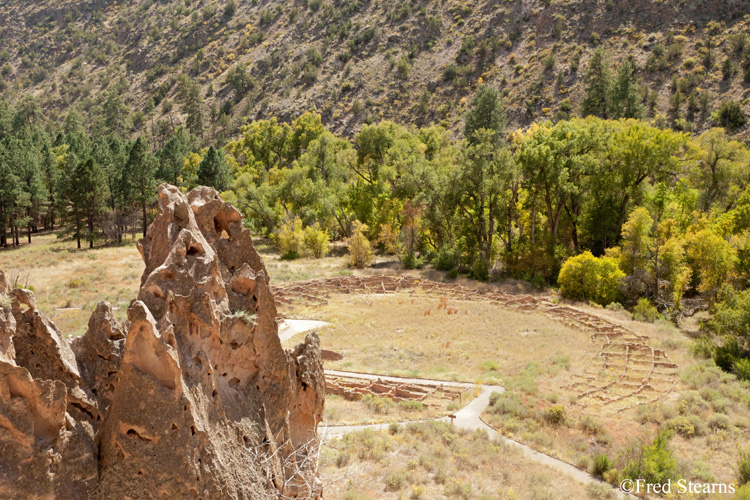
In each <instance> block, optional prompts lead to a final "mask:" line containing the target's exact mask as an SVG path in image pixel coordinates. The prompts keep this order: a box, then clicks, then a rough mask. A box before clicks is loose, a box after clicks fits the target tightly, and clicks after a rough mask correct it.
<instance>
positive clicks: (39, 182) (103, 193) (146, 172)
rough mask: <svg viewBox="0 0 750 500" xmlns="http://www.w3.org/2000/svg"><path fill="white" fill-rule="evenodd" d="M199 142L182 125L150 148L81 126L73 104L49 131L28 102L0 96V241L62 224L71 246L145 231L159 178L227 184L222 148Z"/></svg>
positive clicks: (104, 129)
mask: <svg viewBox="0 0 750 500" xmlns="http://www.w3.org/2000/svg"><path fill="white" fill-rule="evenodd" d="M198 144H199V143H198V140H197V139H196V138H195V137H194V136H193V135H192V134H190V133H189V132H188V131H187V130H185V129H184V128H182V127H180V128H177V129H176V130H175V131H174V132H173V133H172V135H171V137H169V139H168V140H167V141H166V142H165V143H164V145H163V146H162V147H161V148H158V149H156V150H154V149H153V145H152V144H149V142H148V141H147V139H145V138H144V137H138V138H136V139H129V138H126V137H123V136H122V135H120V133H119V132H118V130H117V129H116V127H115V128H111V127H107V126H104V127H101V128H100V129H96V130H93V131H92V132H88V131H87V130H86V127H85V126H84V123H83V119H82V116H81V115H80V113H78V112H77V111H75V110H73V111H71V112H70V113H69V114H68V115H67V117H66V119H65V123H64V125H63V126H62V130H60V131H59V132H54V131H51V130H50V129H49V126H48V124H45V123H44V122H43V120H42V117H41V111H40V110H39V108H38V107H37V105H36V104H35V103H34V101H33V100H24V101H23V102H21V103H20V104H19V105H18V106H17V107H16V108H14V107H12V106H11V105H10V104H9V103H8V102H6V101H3V100H0V246H3V247H7V246H9V245H16V246H17V245H19V244H20V240H21V239H22V238H26V239H27V241H28V242H29V243H31V239H32V236H33V235H34V234H36V233H38V232H39V230H40V229H46V230H55V229H62V230H63V232H62V233H61V234H62V235H67V236H70V237H72V238H74V239H75V240H76V241H77V245H78V248H81V245H82V242H88V244H89V246H90V247H93V245H94V243H95V242H96V241H97V240H102V239H103V240H107V241H112V242H122V240H123V236H125V235H126V234H128V233H131V234H135V233H136V232H138V231H141V232H142V234H143V235H144V236H145V233H146V227H147V226H148V222H149V220H148V219H149V211H150V210H151V209H152V206H153V203H154V201H155V190H156V186H157V185H158V183H160V182H170V183H173V184H177V185H181V186H184V187H194V186H197V185H200V184H204V185H212V186H215V187H217V188H218V189H220V190H224V189H227V188H229V187H230V182H231V179H230V166H229V163H228V162H227V161H226V158H225V155H224V153H223V151H222V150H221V149H218V148H214V147H211V148H208V149H207V150H201V149H199V147H198ZM196 155H199V156H198V160H197V161H195V156H196ZM191 161H192V163H191Z"/></svg>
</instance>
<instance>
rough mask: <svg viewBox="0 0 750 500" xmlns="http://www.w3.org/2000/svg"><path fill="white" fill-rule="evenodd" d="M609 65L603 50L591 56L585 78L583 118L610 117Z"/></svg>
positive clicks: (610, 79) (582, 106)
mask: <svg viewBox="0 0 750 500" xmlns="http://www.w3.org/2000/svg"><path fill="white" fill-rule="evenodd" d="M608 64H609V63H608V61H607V60H606V54H605V52H604V50H603V49H601V48H598V49H596V50H595V51H594V53H593V54H592V55H591V59H589V64H588V67H587V68H586V75H585V76H584V87H585V90H584V93H585V96H584V98H583V101H582V102H581V115H582V116H589V115H593V116H598V117H599V118H607V117H608V116H609V113H610V108H611V104H610V96H611V93H612V91H611V89H612V76H611V74H610V71H609V68H608Z"/></svg>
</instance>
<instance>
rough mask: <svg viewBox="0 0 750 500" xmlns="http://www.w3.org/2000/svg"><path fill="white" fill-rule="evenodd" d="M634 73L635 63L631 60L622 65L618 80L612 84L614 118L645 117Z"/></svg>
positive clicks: (611, 103) (612, 113) (611, 104)
mask: <svg viewBox="0 0 750 500" xmlns="http://www.w3.org/2000/svg"><path fill="white" fill-rule="evenodd" d="M634 71H635V68H634V67H633V63H632V62H631V61H630V60H629V59H626V60H625V62H623V63H622V64H621V65H620V70H619V71H618V73H617V78H616V79H615V81H614V83H613V84H612V95H611V97H610V106H611V116H612V118H641V116H643V103H642V98H641V89H640V86H639V85H638V82H637V81H636V78H635V74H634Z"/></svg>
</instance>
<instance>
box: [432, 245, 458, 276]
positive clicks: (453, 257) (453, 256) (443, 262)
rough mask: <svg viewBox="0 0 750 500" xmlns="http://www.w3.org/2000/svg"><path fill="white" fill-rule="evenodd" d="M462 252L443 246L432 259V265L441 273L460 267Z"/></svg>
mask: <svg viewBox="0 0 750 500" xmlns="http://www.w3.org/2000/svg"><path fill="white" fill-rule="evenodd" d="M459 258H460V252H459V251H458V250H457V249H456V248H455V247H451V246H448V245H445V246H442V247H440V248H439V249H438V251H437V252H436V253H435V256H434V257H433V259H432V265H433V266H435V269H438V270H440V271H450V270H452V269H455V268H456V266H458V263H459Z"/></svg>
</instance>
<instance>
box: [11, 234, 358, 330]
mask: <svg viewBox="0 0 750 500" xmlns="http://www.w3.org/2000/svg"><path fill="white" fill-rule="evenodd" d="M255 241H256V247H257V249H258V251H259V252H260V253H261V254H262V255H263V259H264V261H265V263H266V266H267V268H268V272H269V274H270V275H271V276H272V279H273V281H274V282H282V281H290V280H302V279H312V278H318V277H326V276H336V275H346V274H351V271H349V270H348V269H346V268H345V267H344V260H343V257H341V256H332V257H327V258H325V259H319V260H312V259H300V260H297V261H293V262H289V261H283V260H281V259H280V258H279V254H278V252H277V251H276V249H275V248H274V247H273V246H272V245H271V244H270V242H269V241H268V240H265V239H262V238H259V239H257V240H255ZM144 267H145V266H144V264H143V260H142V259H141V255H140V253H138V249H137V248H136V240H135V239H130V238H128V239H127V240H126V242H125V243H123V244H121V245H108V246H100V247H96V248H94V249H88V248H84V249H81V250H78V249H77V248H76V243H75V241H70V240H63V239H60V238H58V236H57V233H44V234H40V235H36V236H34V237H33V240H32V244H31V245H27V244H25V243H24V244H23V245H21V246H20V247H18V248H13V247H10V248H7V249H2V250H0V269H2V270H3V271H5V273H6V274H7V275H8V276H9V278H10V279H11V280H12V281H15V280H16V279H18V283H19V285H20V286H30V287H32V288H33V290H34V292H35V294H36V300H37V306H38V307H39V309H40V310H41V311H42V312H44V313H45V314H47V315H48V316H49V317H50V318H51V319H52V321H53V322H54V323H55V324H56V325H57V326H58V328H60V330H61V331H62V332H63V333H65V334H66V335H82V334H84V333H85V332H86V326H87V324H88V320H89V316H90V315H91V312H92V311H93V310H94V308H95V307H96V304H97V303H98V302H100V301H108V302H110V303H111V304H112V306H113V307H114V309H115V314H116V316H117V317H118V318H120V319H123V318H125V317H126V310H127V308H128V305H129V304H130V301H131V300H132V299H134V298H135V297H136V296H137V295H138V288H139V286H140V280H141V274H142V273H143V269H144Z"/></svg>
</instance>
